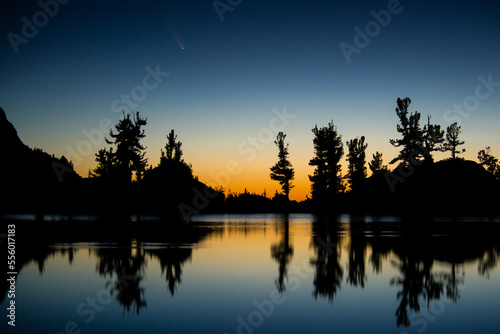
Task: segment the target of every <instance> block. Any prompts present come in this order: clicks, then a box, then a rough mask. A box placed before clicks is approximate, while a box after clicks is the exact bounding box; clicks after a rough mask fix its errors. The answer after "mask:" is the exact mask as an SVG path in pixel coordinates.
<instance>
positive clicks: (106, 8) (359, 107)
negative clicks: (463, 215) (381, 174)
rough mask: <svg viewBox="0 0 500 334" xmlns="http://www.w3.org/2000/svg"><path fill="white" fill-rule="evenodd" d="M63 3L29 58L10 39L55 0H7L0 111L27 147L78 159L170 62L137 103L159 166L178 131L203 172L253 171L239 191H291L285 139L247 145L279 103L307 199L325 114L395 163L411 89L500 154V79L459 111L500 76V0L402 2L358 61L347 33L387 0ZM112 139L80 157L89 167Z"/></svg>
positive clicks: (471, 143)
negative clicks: (281, 161)
mask: <svg viewBox="0 0 500 334" xmlns="http://www.w3.org/2000/svg"><path fill="white" fill-rule="evenodd" d="M42 1H43V0H42ZM221 2H223V3H227V1H226V0H221ZM234 2H237V1H233V3H234ZM59 7H60V8H59V12H58V13H57V14H56V15H55V16H54V17H50V18H49V19H48V22H47V24H46V25H45V26H43V27H40V28H39V31H38V33H37V34H36V35H35V36H34V37H32V38H30V39H28V40H29V41H28V43H27V44H20V45H19V46H18V53H17V54H16V53H15V52H14V48H13V47H12V45H11V42H10V41H9V38H8V34H9V33H10V32H12V33H15V34H18V35H21V33H22V32H21V30H22V27H23V24H24V23H23V22H22V21H21V18H22V17H26V18H27V19H28V21H30V22H33V15H36V13H37V12H38V11H40V10H41V7H40V6H39V5H38V4H37V1H33V0H30V1H25V0H23V1H11V0H9V1H4V2H3V8H2V12H1V14H0V35H1V36H2V38H1V42H0V59H1V63H0V74H1V78H2V80H0V106H1V107H3V108H4V109H5V111H6V112H7V117H8V118H9V120H10V121H11V122H12V123H13V124H14V125H15V127H16V128H17V129H18V132H19V135H20V137H21V139H22V140H23V141H24V142H25V143H26V144H28V145H29V146H32V147H33V146H36V147H41V148H43V149H44V150H46V151H48V152H50V153H54V154H56V155H63V154H64V155H66V156H69V158H70V159H72V160H73V161H74V162H75V161H76V160H77V159H75V158H74V157H71V154H70V153H69V152H70V150H69V149H68V147H70V148H71V149H73V150H76V148H77V147H78V144H79V143H81V142H82V141H85V140H86V138H85V136H84V135H83V133H82V130H88V131H91V130H93V129H98V127H99V122H100V121H101V120H102V119H104V118H109V119H111V120H112V122H113V123H116V121H117V120H118V119H119V117H120V114H119V113H115V112H113V111H112V108H111V104H112V102H113V101H114V100H115V99H117V98H118V99H119V98H120V96H121V95H122V94H130V93H131V91H132V90H133V89H134V87H136V86H141V85H142V82H143V78H144V77H145V76H146V75H147V74H148V72H147V71H146V67H148V66H149V67H151V68H153V69H154V68H156V66H157V65H158V66H159V68H160V70H161V71H164V72H169V73H170V75H169V76H168V77H165V78H163V81H162V82H161V83H160V84H159V85H158V86H157V87H156V88H155V89H153V90H151V91H148V92H147V96H146V97H145V98H144V100H142V101H140V102H138V103H137V104H138V106H137V107H136V108H134V111H135V110H139V111H141V114H142V115H143V116H145V117H147V118H148V121H149V124H148V125H147V127H146V135H147V138H146V140H145V144H146V146H148V154H147V156H148V158H149V163H151V164H153V165H156V164H157V162H158V156H159V152H160V148H161V147H163V145H164V144H165V135H166V134H167V133H168V132H169V130H170V129H171V128H175V129H176V132H178V134H179V139H180V140H181V141H182V142H183V143H184V146H183V148H184V153H185V156H184V157H185V159H186V160H187V161H188V162H191V163H193V167H194V172H195V174H197V175H199V176H200V179H201V180H202V181H205V182H208V183H217V182H216V181H215V180H213V178H212V177H211V176H210V172H213V173H219V172H220V171H223V170H225V169H226V164H227V163H228V162H229V161H231V160H235V161H236V162H238V165H239V166H240V167H241V168H242V169H241V171H239V172H238V173H236V174H237V175H233V176H232V177H231V179H230V182H229V183H228V184H225V186H226V188H231V189H232V190H238V191H240V190H242V188H241V187H243V184H245V185H247V187H248V188H249V190H251V191H259V192H261V191H262V190H263V189H264V188H266V190H267V192H268V193H270V192H271V191H272V192H274V189H276V188H277V185H276V184H274V183H272V182H271V181H269V167H270V166H271V165H272V164H273V163H274V161H275V156H276V153H277V152H276V147H275V146H274V144H273V143H272V142H270V143H263V147H262V150H258V151H257V155H256V157H255V159H253V160H252V161H250V162H248V161H247V160H246V158H249V157H250V155H245V154H241V150H238V147H239V146H240V145H243V146H242V147H244V148H248V147H249V146H248V145H247V144H245V142H247V141H248V137H249V136H257V135H258V134H259V132H260V131H261V130H262V129H263V128H266V127H269V124H270V121H271V120H272V118H273V117H274V114H273V112H272V110H273V109H278V110H283V108H284V106H286V108H287V110H288V112H289V113H292V114H294V115H296V117H295V118H294V119H292V120H291V121H290V124H288V125H287V126H286V128H285V130H284V132H285V133H287V140H288V141H289V142H290V152H291V159H292V163H293V164H294V165H295V167H296V169H297V171H296V174H297V180H296V183H297V188H296V189H294V190H293V191H292V197H293V192H295V194H296V195H297V196H298V198H303V197H304V196H305V194H306V193H307V192H308V191H309V183H308V181H307V173H311V172H312V169H310V167H309V166H308V165H307V163H308V161H309V159H310V158H311V157H312V133H311V128H313V127H314V125H315V124H318V125H319V126H322V125H326V124H327V123H328V121H330V120H332V119H333V120H334V122H335V124H336V125H337V127H338V129H339V131H340V133H341V134H342V135H343V137H344V139H345V140H347V139H350V138H353V137H355V136H358V135H365V136H366V137H367V142H368V144H369V146H368V152H367V153H368V157H371V154H372V153H374V152H375V151H377V150H379V151H382V152H383V153H384V157H385V160H386V161H388V160H390V159H391V158H392V157H394V156H395V155H396V153H397V150H395V149H394V148H392V147H391V145H390V144H389V143H388V140H389V138H395V137H396V136H397V133H396V130H395V127H396V123H397V118H396V115H395V112H394V108H395V106H396V99H397V98H398V97H405V96H409V97H411V98H412V100H413V104H412V106H411V110H412V111H414V110H418V111H420V112H421V113H422V114H423V115H426V114H432V115H433V121H434V122H436V123H439V124H441V125H442V126H443V127H446V126H448V125H449V124H450V122H451V120H452V119H453V120H460V121H461V125H462V133H463V134H462V137H463V139H465V140H466V145H465V148H466V149H467V153H466V155H465V156H466V158H468V159H472V160H476V156H477V151H478V150H479V149H482V148H484V147H486V146H488V145H490V146H491V147H492V150H493V153H494V154H495V155H496V156H500V134H499V133H500V131H499V130H498V125H499V124H500V108H499V107H500V87H493V89H494V91H493V92H490V95H489V96H488V97H487V98H485V99H483V100H481V101H479V102H480V103H479V105H478V106H477V107H474V108H473V109H474V110H473V111H471V112H470V113H469V116H468V117H464V116H463V115H462V116H460V114H458V113H456V112H451V113H448V114H447V113H446V110H447V109H449V108H452V107H453V105H454V104H463V103H464V100H466V99H467V98H468V97H470V96H474V95H475V90H476V88H477V86H478V85H479V84H481V82H480V81H479V80H478V77H479V76H482V77H483V78H485V79H487V78H488V76H490V75H491V77H492V80H493V81H495V82H498V81H500V66H499V61H498V60H499V55H500V29H499V28H500V20H499V18H500V10H499V9H500V4H499V3H498V1H417V0H413V1H409V0H401V3H400V5H399V7H398V8H402V9H401V11H400V13H398V14H395V15H392V17H391V22H390V23H389V24H388V25H387V26H386V27H383V28H381V29H380V32H379V33H378V34H376V35H375V36H374V37H373V38H371V42H370V44H369V45H367V46H366V47H365V48H362V49H360V53H359V54H353V55H352V58H351V62H350V63H348V62H347V61H346V58H345V57H344V55H343V53H342V51H341V49H340V47H339V44H340V43H341V42H346V43H349V44H351V45H354V37H355V34H356V33H355V31H354V30H353V29H354V27H356V26H357V27H359V28H361V29H362V30H364V28H365V25H366V24H367V23H369V22H370V21H373V20H374V18H373V17H372V15H371V14H370V12H371V11H372V10H373V11H375V12H379V11H380V10H385V9H387V7H388V1H300V2H293V1H264V0H245V1H242V2H241V4H240V5H238V6H236V7H234V9H233V11H232V12H231V11H227V12H225V13H224V21H221V20H220V18H219V15H218V14H217V12H216V10H215V9H214V6H213V1H211V0H203V1H140V2H129V1H81V0H73V1H70V2H69V3H67V4H64V5H60V6H59ZM39 17H40V16H39ZM183 48H184V49H183ZM150 83H151V84H152V83H154V81H151V82H150ZM480 92H481V93H487V92H488V91H487V90H484V89H483V90H480ZM468 101H469V102H470V101H473V100H471V99H469V100H468ZM119 106H122V104H119ZM446 115H448V116H446ZM261 144H262V143H261ZM104 146H105V144H104V143H102V144H101V143H98V144H97V145H92V147H91V148H92V152H91V153H88V154H83V155H82V156H81V157H80V158H81V162H78V164H77V166H76V169H77V171H78V172H79V173H80V174H83V175H84V176H86V174H87V172H88V169H89V168H92V167H93V166H94V156H93V155H94V153H95V152H97V150H98V149H99V148H101V147H104ZM445 156H446V155H439V154H438V155H437V157H438V158H440V157H445Z"/></svg>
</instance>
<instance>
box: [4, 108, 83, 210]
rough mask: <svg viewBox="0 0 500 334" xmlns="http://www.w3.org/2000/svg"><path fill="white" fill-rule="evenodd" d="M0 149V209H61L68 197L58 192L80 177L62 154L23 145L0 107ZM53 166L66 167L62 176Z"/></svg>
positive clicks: (69, 186)
mask: <svg viewBox="0 0 500 334" xmlns="http://www.w3.org/2000/svg"><path fill="white" fill-rule="evenodd" d="M0 152H2V153H1V154H2V163H1V164H0V174H1V175H2V178H3V187H2V193H3V196H2V197H3V198H4V201H3V202H4V203H3V205H2V207H1V208H0V213H5V212H6V211H7V210H8V211H9V213H20V212H27V211H29V212H30V213H38V212H41V211H46V210H47V209H49V208H50V211H58V210H61V211H64V206H65V205H66V204H67V201H68V198H67V196H61V194H63V193H64V192H67V191H69V190H70V188H71V187H72V185H73V184H74V183H75V182H77V181H78V179H79V178H80V177H79V176H78V174H77V173H75V172H74V170H73V167H72V165H71V163H70V162H69V161H68V160H67V159H66V158H65V157H64V156H63V157H61V158H56V157H55V156H54V155H50V154H48V153H46V152H43V151H42V150H41V149H37V148H35V149H31V148H29V147H28V146H27V145H25V144H24V143H23V142H22V140H21V139H20V138H19V136H18V134H17V131H16V129H15V127H14V126H13V125H12V123H10V122H9V121H8V119H7V116H6V114H5V111H4V110H3V109H2V108H0ZM55 168H59V170H60V169H61V168H63V169H64V170H65V177H64V180H61V179H60V178H59V177H58V174H57V173H56V170H55ZM61 211H60V212H61Z"/></svg>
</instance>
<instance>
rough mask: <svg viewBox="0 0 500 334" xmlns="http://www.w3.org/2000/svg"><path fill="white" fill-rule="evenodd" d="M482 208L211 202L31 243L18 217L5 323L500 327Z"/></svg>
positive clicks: (361, 329) (44, 327) (492, 231)
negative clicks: (461, 215)
mask: <svg viewBox="0 0 500 334" xmlns="http://www.w3.org/2000/svg"><path fill="white" fill-rule="evenodd" d="M472 220H473V219H462V220H459V221H453V220H447V219H443V220H442V221H440V222H434V223H432V224H430V223H427V224H422V225H419V224H418V223H415V222H413V224H412V225H411V226H408V225H405V222H403V221H401V220H400V219H398V218H397V217H382V218H376V217H361V218H360V217H358V218H355V217H350V216H347V215H341V216H338V217H335V218H330V219H327V218H319V217H317V216H314V215H311V214H290V215H279V214H262V215H260V214H253V215H242V214H233V215H205V216H195V217H193V218H192V219H191V221H190V222H189V223H188V224H186V225H185V226H184V227H182V228H172V229H171V228H162V229H157V230H155V228H156V226H157V225H158V223H151V222H149V221H144V222H139V223H137V224H136V225H134V226H135V227H134V231H133V232H131V231H130V230H127V228H125V227H124V228H119V227H118V228H115V229H114V233H113V237H109V235H108V234H106V233H108V232H104V230H105V228H104V227H99V226H101V225H99V224H100V223H94V225H92V228H90V227H89V228H87V230H88V229H92V230H91V231H88V233H84V232H82V233H80V232H78V233H76V235H74V236H71V237H68V238H67V239H65V238H64V237H60V236H52V237H49V236H48V237H46V238H44V240H37V241H30V242H29V243H26V242H25V243H24V244H23V243H22V240H23V238H28V236H27V233H26V232H21V231H22V225H23V224H25V222H24V221H16V222H15V224H16V226H17V229H18V230H19V231H18V232H17V233H16V239H17V253H16V254H17V271H18V277H17V280H16V283H15V289H16V292H15V305H16V321H15V324H16V326H15V328H13V327H11V326H9V325H8V324H7V321H8V318H6V316H5V315H6V314H7V310H6V308H7V307H8V306H9V301H10V300H11V299H10V298H9V297H8V296H7V290H8V285H5V280H4V283H3V285H2V287H3V291H2V298H3V299H2V310H3V313H4V314H3V315H2V319H3V320H2V323H1V325H0V329H1V332H2V333H6V332H12V333H14V332H15V333H53V334H56V333H109V332H112V333H115V332H116V333H138V332H141V333H142V332H144V333H221V334H223V333H309V332H311V333H374V332H375V333H376V332H378V333H423V332H425V333H443V332H448V333H451V332H453V333H471V332H481V333H499V332H500V317H499V316H498V312H499V311H498V310H500V298H499V297H500V270H499V268H498V263H499V260H498V256H499V252H500V238H499V234H498V231H499V230H500V229H499V228H498V225H499V223H498V220H497V221H496V222H493V223H486V222H482V221H472ZM63 224H65V225H64V226H69V225H70V224H72V222H63ZM84 224H87V222H85V223H84ZM61 226H63V225H61ZM96 226H97V227H96ZM0 233H6V232H4V231H0ZM22 233H25V236H23V234H22ZM30 237H31V238H33V235H31V236H30ZM30 240H31V239H30ZM4 242H5V238H3V239H2V243H4ZM3 249H5V247H4V248H3Z"/></svg>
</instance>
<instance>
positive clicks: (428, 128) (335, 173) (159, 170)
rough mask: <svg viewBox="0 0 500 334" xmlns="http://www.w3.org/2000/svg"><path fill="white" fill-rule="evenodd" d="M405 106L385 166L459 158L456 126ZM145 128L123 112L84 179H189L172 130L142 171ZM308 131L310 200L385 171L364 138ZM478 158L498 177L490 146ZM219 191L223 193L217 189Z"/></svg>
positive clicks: (287, 174) (281, 170)
mask: <svg viewBox="0 0 500 334" xmlns="http://www.w3.org/2000/svg"><path fill="white" fill-rule="evenodd" d="M410 104H411V99H410V98H409V97H406V98H404V99H401V98H398V99H397V107H396V109H395V111H396V115H397V116H398V118H399V123H398V124H397V126H396V130H397V132H398V133H399V138H394V139H390V140H389V142H390V144H391V145H393V146H394V147H397V148H399V149H400V150H399V153H398V155H397V156H396V157H395V158H394V159H392V160H391V161H390V162H389V164H390V165H392V164H395V163H399V164H398V166H401V167H403V168H406V167H408V166H409V165H410V164H411V163H412V162H419V163H424V162H425V163H432V162H434V159H433V155H432V154H433V152H450V155H451V157H450V158H449V159H463V158H461V157H460V155H461V154H463V153H464V152H465V149H463V148H461V147H462V146H463V145H464V144H465V142H464V141H463V140H460V134H461V126H459V125H458V124H457V123H456V122H455V123H453V124H451V125H450V126H448V127H447V128H446V130H444V129H441V126H440V125H439V124H433V123H432V122H431V118H432V116H431V115H428V116H427V121H426V123H425V124H424V125H423V126H422V125H421V124H420V121H421V114H420V112H418V111H414V112H409V107H410ZM146 124H147V119H146V118H142V117H141V116H140V114H139V112H136V113H135V114H132V115H131V114H125V113H123V118H122V119H121V120H119V122H118V124H116V125H115V128H114V129H111V130H110V132H109V137H110V139H108V138H106V142H107V143H108V144H110V145H114V147H111V148H109V149H106V148H103V149H101V150H99V151H98V152H97V153H96V158H95V160H96V162H97V166H96V168H95V169H94V170H92V171H90V172H89V176H90V177H91V178H98V179H101V180H107V181H109V182H112V183H122V184H123V183H131V182H142V181H147V179H148V178H150V179H154V178H155V177H156V178H157V177H159V175H163V176H165V175H166V174H169V175H170V176H171V177H174V178H175V177H176V175H183V176H185V177H188V178H193V173H192V166H191V165H190V164H188V163H186V162H185V161H184V160H183V159H182V155H183V151H182V149H181V147H182V142H180V141H178V140H177V135H176V134H175V131H174V129H172V130H171V131H170V133H168V134H167V136H166V137H167V138H166V139H167V140H166V144H165V150H163V149H162V150H161V158H160V162H159V164H158V166H157V167H155V168H153V167H152V166H149V168H148V167H147V159H146V158H145V150H146V147H144V146H143V145H142V144H141V140H142V139H143V138H144V137H145V134H144V129H143V127H144V126H146ZM312 132H313V134H314V138H313V147H314V151H313V157H312V158H311V159H310V161H309V165H310V166H313V167H314V172H313V174H312V175H309V180H310V181H311V195H312V199H313V200H314V199H320V200H324V199H331V198H333V197H335V196H336V195H337V194H339V193H345V192H356V191H358V190H359V189H360V186H361V185H362V184H363V182H364V180H365V179H367V177H368V175H367V171H368V169H367V167H366V165H368V168H369V169H370V171H371V173H372V175H374V176H380V175H384V174H385V173H388V172H389V168H388V166H387V165H384V162H383V155H382V153H381V152H379V151H377V152H375V153H374V154H373V156H372V159H371V161H369V162H368V163H367V161H366V149H367V147H368V144H367V143H366V138H365V136H360V137H356V138H353V139H349V140H347V141H345V145H346V146H345V147H346V149H344V141H343V139H342V135H341V134H340V133H339V132H338V130H337V127H336V125H335V124H334V122H333V120H332V121H331V122H329V123H328V125H327V126H323V127H318V125H315V127H314V128H313V129H312ZM274 143H275V144H276V146H277V148H278V160H277V162H276V163H275V164H274V165H273V166H272V167H270V178H271V180H274V181H277V182H278V183H279V185H280V187H281V191H282V194H281V196H284V197H285V198H286V200H287V201H288V200H289V195H290V191H291V189H292V188H293V187H294V185H293V180H294V178H295V170H294V167H293V165H292V163H291V162H290V159H289V144H288V143H287V142H286V134H285V133H283V132H279V133H278V134H277V136H276V140H275V142H274ZM344 154H345V157H346V161H347V163H348V165H347V172H346V173H345V175H343V174H342V167H341V160H342V158H343V157H344ZM478 160H479V162H480V164H482V165H483V166H484V167H485V169H486V170H487V171H489V172H490V173H492V174H493V175H494V176H495V177H496V178H497V179H500V164H499V163H498V159H497V158H495V157H494V156H493V155H492V154H491V149H490V147H487V148H486V149H483V150H481V151H479V152H478ZM218 190H219V191H220V192H223V191H224V190H223V189H222V188H219V189H218Z"/></svg>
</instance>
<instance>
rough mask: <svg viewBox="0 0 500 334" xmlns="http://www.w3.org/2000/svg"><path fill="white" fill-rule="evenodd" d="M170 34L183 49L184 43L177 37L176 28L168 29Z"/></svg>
mask: <svg viewBox="0 0 500 334" xmlns="http://www.w3.org/2000/svg"><path fill="white" fill-rule="evenodd" d="M170 35H172V37H173V38H174V39H175V41H176V42H177V44H178V45H179V47H180V48H181V50H184V45H183V44H182V42H181V39H180V37H179V34H178V33H177V30H175V29H170Z"/></svg>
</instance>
